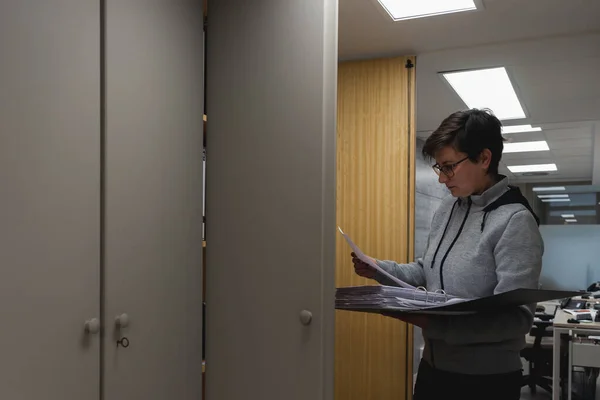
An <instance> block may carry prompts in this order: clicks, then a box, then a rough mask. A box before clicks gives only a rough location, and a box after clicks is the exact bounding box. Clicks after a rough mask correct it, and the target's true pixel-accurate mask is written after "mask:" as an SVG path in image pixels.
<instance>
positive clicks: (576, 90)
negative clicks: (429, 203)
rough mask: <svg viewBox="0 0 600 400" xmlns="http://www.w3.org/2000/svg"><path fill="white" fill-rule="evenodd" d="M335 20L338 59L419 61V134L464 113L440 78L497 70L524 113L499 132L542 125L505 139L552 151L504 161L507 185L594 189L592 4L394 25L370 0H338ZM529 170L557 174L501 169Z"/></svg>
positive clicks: (597, 66)
mask: <svg viewBox="0 0 600 400" xmlns="http://www.w3.org/2000/svg"><path fill="white" fill-rule="evenodd" d="M339 15H340V20H339V30H340V31H339V32H340V33H339V35H340V37H339V52H340V59H341V60H348V59H363V58H373V57H379V56H393V55H416V56H417V63H416V72H417V131H418V134H419V136H421V137H426V136H427V135H428V134H429V133H430V132H431V131H432V130H434V129H435V128H436V127H437V126H438V125H439V123H440V122H441V120H442V119H443V118H444V117H446V116H447V115H448V114H450V113H452V112H454V111H456V110H460V109H464V108H465V107H466V106H465V105H464V104H463V103H462V101H461V100H460V98H459V97H458V96H457V95H456V94H455V93H454V92H453V91H452V90H451V89H450V87H449V86H448V85H447V84H446V83H444V82H443V80H442V79H441V78H440V77H439V75H438V72H440V71H452V70H459V69H473V68H482V67H494V66H505V67H506V68H507V70H508V72H509V75H510V76H511V79H512V81H513V84H514V85H515V86H516V90H517V93H518V95H519V98H520V100H521V102H522V104H523V105H524V107H525V109H526V114H527V118H526V119H524V120H519V121H505V125H515V124H521V123H530V124H533V125H535V126H541V127H542V128H543V131H542V132H535V133H520V134H512V135H507V138H509V140H512V141H528V140H547V141H548V145H549V147H550V151H546V152H535V153H533V152H532V153H516V154H515V153H511V154H506V155H505V156H504V157H503V167H501V170H502V172H503V173H505V174H507V175H509V176H511V178H512V181H513V182H515V181H516V182H543V181H573V180H584V181H585V180H590V181H591V180H594V181H595V182H596V184H600V1H599V0H483V8H482V9H481V10H477V11H472V12H464V13H456V14H446V15H440V16H436V17H430V18H422V19H415V20H407V21H399V22H393V21H392V20H391V18H389V16H387V15H386V14H385V13H384V12H382V10H381V8H380V6H379V5H378V3H377V0H342V1H340V13H339ZM457 27H460V28H461V29H460V30H458V29H457ZM594 155H595V157H594ZM533 163H535V164H546V163H556V164H557V167H558V172H556V173H550V174H549V175H547V176H535V177H532V176H523V175H517V176H515V175H513V174H511V173H510V172H509V171H508V170H507V169H506V168H505V165H521V164H533Z"/></svg>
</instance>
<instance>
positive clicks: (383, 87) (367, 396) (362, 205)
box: [335, 57, 415, 400]
mask: <svg viewBox="0 0 600 400" xmlns="http://www.w3.org/2000/svg"><path fill="white" fill-rule="evenodd" d="M411 65H412V66H414V57H397V58H390V59H377V60H364V61H349V62H343V63H340V65H339V72H338V113H337V121H338V126H337V223H338V224H339V225H340V226H341V227H342V229H343V230H344V231H345V232H347V233H348V234H349V235H350V236H351V237H352V238H353V240H354V241H355V242H356V244H357V245H358V246H359V247H361V249H362V250H363V251H365V253H367V254H369V255H371V256H372V257H376V258H380V259H390V260H396V261H397V262H400V263H402V262H408V261H411V260H412V258H413V246H414V245H413V232H414V175H415V171H414V149H415V131H414V123H413V122H412V121H414V96H415V92H414V87H415V86H414V69H413V67H411ZM407 66H408V68H407ZM350 252H351V250H350V248H349V247H348V245H347V243H346V242H345V241H344V239H343V238H342V237H341V236H338V239H337V252H336V264H337V267H336V285H337V286H338V287H341V286H353V285H365V284H376V283H375V282H374V281H369V280H367V279H364V278H361V277H359V276H357V275H356V274H355V273H354V268H353V267H352V261H351V257H350ZM335 339H336V341H335V359H336V365H335V390H336V397H335V398H336V400H396V399H405V398H409V397H410V396H411V393H412V384H411V383H412V379H411V378H412V328H411V327H410V326H409V325H407V324H405V323H403V322H400V321H397V320H394V319H391V318H384V317H381V316H378V315H367V314H365V313H353V312H348V311H337V312H336V336H335Z"/></svg>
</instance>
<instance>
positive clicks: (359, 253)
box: [338, 226, 415, 289]
mask: <svg viewBox="0 0 600 400" xmlns="http://www.w3.org/2000/svg"><path fill="white" fill-rule="evenodd" d="M338 230H339V231H340V233H341V234H342V236H343V237H344V239H346V242H348V244H349V245H350V247H351V248H352V251H353V252H354V254H356V257H358V259H359V260H361V261H362V262H364V263H366V264H368V265H370V266H371V267H373V269H375V270H376V271H377V272H379V273H380V274H382V275H384V276H385V277H386V278H389V279H391V280H392V281H393V282H394V283H395V284H397V285H398V286H400V287H402V288H406V289H415V287H414V286H412V285H409V284H408V283H406V282H404V281H402V280H401V279H398V278H397V277H395V276H393V275H392V274H390V273H388V272H387V271H385V270H384V269H383V268H381V267H380V266H379V265H377V263H376V262H374V261H373V259H372V258H371V257H367V256H366V255H365V254H364V253H363V252H362V250H361V249H359V248H358V246H357V245H356V244H354V242H353V241H352V239H350V237H349V236H348V235H346V234H345V233H344V231H342V228H340V227H339V226H338Z"/></svg>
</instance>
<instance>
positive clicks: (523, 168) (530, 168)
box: [508, 164, 558, 174]
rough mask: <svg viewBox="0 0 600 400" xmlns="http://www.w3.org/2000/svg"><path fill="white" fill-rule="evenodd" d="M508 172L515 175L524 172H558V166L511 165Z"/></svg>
mask: <svg viewBox="0 0 600 400" xmlns="http://www.w3.org/2000/svg"><path fill="white" fill-rule="evenodd" d="M508 170H509V171H510V172H512V173H513V174H519V173H524V172H548V171H557V170H558V168H556V164H531V165H509V166H508Z"/></svg>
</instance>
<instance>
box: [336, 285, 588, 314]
mask: <svg viewBox="0 0 600 400" xmlns="http://www.w3.org/2000/svg"><path fill="white" fill-rule="evenodd" d="M582 294H583V293H581V292H577V291H560V290H540V289H526V288H521V289H514V290H511V291H508V292H504V293H499V294H495V295H491V296H486V297H480V298H474V299H463V298H459V297H456V296H451V295H449V294H446V293H444V292H442V291H438V292H428V291H427V290H426V289H425V288H422V287H419V288H416V289H407V288H400V287H395V286H353V287H342V288H338V289H336V295H335V308H336V309H339V310H348V311H360V312H368V313H384V314H394V313H398V314H401V313H419V314H444V315H454V314H473V313H479V312H493V311H497V310H502V309H506V308H510V307H518V306H521V305H527V304H535V303H539V302H541V301H548V300H556V299H562V298H567V297H573V296H577V295H582Z"/></svg>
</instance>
